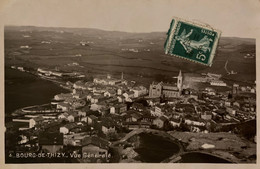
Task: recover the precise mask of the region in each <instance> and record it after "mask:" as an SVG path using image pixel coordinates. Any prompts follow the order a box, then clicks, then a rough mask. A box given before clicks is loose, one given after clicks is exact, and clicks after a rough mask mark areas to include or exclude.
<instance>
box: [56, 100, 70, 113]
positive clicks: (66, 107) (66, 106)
mask: <svg viewBox="0 0 260 169" xmlns="http://www.w3.org/2000/svg"><path fill="white" fill-rule="evenodd" d="M69 108H70V105H69V104H68V103H64V102H59V103H58V104H57V109H61V110H62V111H68V110H69Z"/></svg>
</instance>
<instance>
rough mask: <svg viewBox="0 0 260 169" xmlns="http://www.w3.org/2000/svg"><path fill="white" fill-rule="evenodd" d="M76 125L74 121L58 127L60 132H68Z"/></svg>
mask: <svg viewBox="0 0 260 169" xmlns="http://www.w3.org/2000/svg"><path fill="white" fill-rule="evenodd" d="M76 127H77V124H76V123H69V124H66V125H65V126H62V127H60V133H63V134H68V133H69V132H70V131H71V130H72V129H74V128H76Z"/></svg>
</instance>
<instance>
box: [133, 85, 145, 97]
mask: <svg viewBox="0 0 260 169" xmlns="http://www.w3.org/2000/svg"><path fill="white" fill-rule="evenodd" d="M131 91H133V92H134V98H137V97H140V96H145V95H147V94H148V90H147V89H146V88H145V87H144V86H138V87H134V88H133V89H131Z"/></svg>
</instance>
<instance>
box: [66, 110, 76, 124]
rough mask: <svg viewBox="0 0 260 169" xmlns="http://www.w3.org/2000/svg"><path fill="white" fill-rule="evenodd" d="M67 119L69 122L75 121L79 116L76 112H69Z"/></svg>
mask: <svg viewBox="0 0 260 169" xmlns="http://www.w3.org/2000/svg"><path fill="white" fill-rule="evenodd" d="M67 119H68V121H69V122H75V121H78V120H79V116H78V114H77V113H76V112H69V115H68V117H67Z"/></svg>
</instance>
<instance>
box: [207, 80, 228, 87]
mask: <svg viewBox="0 0 260 169" xmlns="http://www.w3.org/2000/svg"><path fill="white" fill-rule="evenodd" d="M210 85H211V86H227V84H226V83H225V82H223V81H221V80H213V81H211V82H210Z"/></svg>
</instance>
